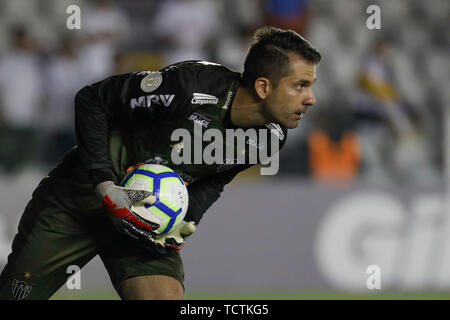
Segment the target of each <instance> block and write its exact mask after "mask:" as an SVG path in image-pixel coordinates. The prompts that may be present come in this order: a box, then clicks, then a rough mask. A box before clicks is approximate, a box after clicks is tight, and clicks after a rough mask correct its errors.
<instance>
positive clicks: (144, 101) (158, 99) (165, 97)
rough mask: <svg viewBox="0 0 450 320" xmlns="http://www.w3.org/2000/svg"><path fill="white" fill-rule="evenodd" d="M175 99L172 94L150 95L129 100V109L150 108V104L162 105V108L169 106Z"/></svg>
mask: <svg viewBox="0 0 450 320" xmlns="http://www.w3.org/2000/svg"><path fill="white" fill-rule="evenodd" d="M173 98H175V95H174V94H150V95H146V96H140V97H138V98H133V99H131V100H130V107H131V109H134V108H138V107H139V108H150V107H151V106H152V104H159V105H163V106H164V107H168V106H170V104H171V103H172V101H173Z"/></svg>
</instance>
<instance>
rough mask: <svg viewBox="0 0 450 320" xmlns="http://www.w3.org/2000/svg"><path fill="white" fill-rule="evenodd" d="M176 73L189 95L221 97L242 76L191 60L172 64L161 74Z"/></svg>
mask: <svg viewBox="0 0 450 320" xmlns="http://www.w3.org/2000/svg"><path fill="white" fill-rule="evenodd" d="M170 71H172V72H175V73H177V76H178V77H179V80H180V83H182V84H183V87H184V89H185V91H186V93H188V94H192V93H194V92H202V93H207V94H213V95H220V94H221V93H223V92H225V91H226V90H227V88H228V87H229V85H230V83H231V82H233V81H235V80H236V79H239V78H240V77H241V74H240V73H238V72H235V71H233V70H231V69H229V68H228V67H226V66H224V65H221V64H219V63H215V62H209V61H201V60H189V61H182V62H178V63H175V64H172V65H170V66H168V67H166V68H164V69H162V70H161V72H163V73H166V72H170Z"/></svg>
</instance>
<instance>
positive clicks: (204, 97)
mask: <svg viewBox="0 0 450 320" xmlns="http://www.w3.org/2000/svg"><path fill="white" fill-rule="evenodd" d="M218 102H219V98H217V97H215V96H212V95H210V94H206V93H198V92H194V94H193V97H192V100H191V103H192V104H200V105H203V104H217V103H218Z"/></svg>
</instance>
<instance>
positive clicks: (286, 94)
mask: <svg viewBox="0 0 450 320" xmlns="http://www.w3.org/2000/svg"><path fill="white" fill-rule="evenodd" d="M289 64H290V66H289V72H288V75H286V76H284V77H282V78H281V79H280V81H279V82H278V85H277V86H276V87H272V88H271V91H270V94H268V95H267V97H266V99H265V103H264V107H265V113H266V115H267V117H268V118H269V120H270V121H272V122H277V123H280V124H281V125H284V126H285V127H286V128H288V129H294V128H296V127H297V126H298V124H299V121H300V120H301V119H302V117H303V114H304V113H306V111H307V110H308V108H309V107H310V106H313V105H315V104H316V99H315V98H314V94H313V92H312V86H313V84H314V82H315V80H316V65H315V64H314V63H312V62H308V61H306V60H304V59H301V58H300V57H299V56H297V55H295V54H291V55H290V56H289Z"/></svg>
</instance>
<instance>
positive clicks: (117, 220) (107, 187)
mask: <svg viewBox="0 0 450 320" xmlns="http://www.w3.org/2000/svg"><path fill="white" fill-rule="evenodd" d="M95 190H96V192H97V193H98V194H99V195H100V197H101V198H102V199H103V205H104V206H105V207H106V208H107V209H108V213H109V215H108V216H109V218H110V219H111V221H112V222H113V224H114V226H115V227H116V229H117V230H118V231H119V232H121V233H124V234H126V235H128V236H130V237H132V238H134V239H136V240H141V239H144V240H145V241H146V242H148V239H150V238H151V237H154V236H155V235H156V234H155V233H154V231H153V230H156V229H158V228H159V224H158V223H155V222H154V221H149V220H146V219H144V218H142V217H140V216H138V215H137V214H136V213H134V212H133V211H132V210H131V206H132V205H133V204H135V203H137V202H143V203H148V204H152V203H154V202H155V201H156V196H155V195H154V194H153V193H151V192H149V191H145V190H133V189H128V188H123V187H118V186H116V185H115V184H114V182H112V181H104V182H101V183H99V184H98V185H97V186H96V187H95Z"/></svg>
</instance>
